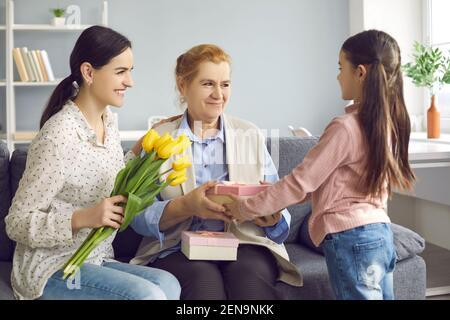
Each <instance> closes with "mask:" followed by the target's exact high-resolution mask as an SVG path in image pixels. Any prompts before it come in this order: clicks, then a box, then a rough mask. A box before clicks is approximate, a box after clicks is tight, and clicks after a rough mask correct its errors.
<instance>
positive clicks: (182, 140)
mask: <svg viewBox="0 0 450 320" xmlns="http://www.w3.org/2000/svg"><path fill="white" fill-rule="evenodd" d="M176 142H177V147H176V150H175V151H174V153H175V154H182V153H184V152H185V151H186V149H187V148H188V147H190V145H191V144H192V142H191V141H190V140H189V138H188V137H187V136H186V135H184V134H182V135H179V136H178V138H177V140H176Z"/></svg>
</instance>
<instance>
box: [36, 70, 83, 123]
mask: <svg viewBox="0 0 450 320" xmlns="http://www.w3.org/2000/svg"><path fill="white" fill-rule="evenodd" d="M72 82H73V80H72V76H71V75H70V76H68V77H66V78H65V79H64V80H62V81H61V82H60V83H59V84H58V85H57V86H56V88H55V90H53V93H52V95H51V96H50V99H49V100H48V103H47V106H46V107H45V110H44V112H43V113H42V116H41V121H40V124H39V129H42V127H43V126H44V124H45V122H47V120H48V119H50V118H51V117H52V116H53V115H54V114H55V113H57V112H58V111H60V110H61V109H62V107H63V106H64V104H65V103H66V102H67V100H69V99H70V98H71V97H73V96H74V91H75V88H74V87H73V85H72Z"/></svg>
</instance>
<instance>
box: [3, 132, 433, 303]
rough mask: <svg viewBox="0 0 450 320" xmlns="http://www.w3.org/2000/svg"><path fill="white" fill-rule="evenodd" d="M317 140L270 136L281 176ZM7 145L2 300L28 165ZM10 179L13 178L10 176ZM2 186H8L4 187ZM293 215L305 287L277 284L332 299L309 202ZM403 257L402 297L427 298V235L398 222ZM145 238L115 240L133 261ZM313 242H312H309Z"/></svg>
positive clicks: (290, 242) (295, 293) (290, 246)
mask: <svg viewBox="0 0 450 320" xmlns="http://www.w3.org/2000/svg"><path fill="white" fill-rule="evenodd" d="M316 143H317V138H316V137H310V138H295V137H292V138H291V137H290V138H279V139H272V140H268V141H267V145H268V149H269V152H270V153H271V155H272V157H273V158H274V161H275V165H276V166H277V168H279V175H280V177H283V176H284V175H286V174H288V173H289V172H290V171H291V170H292V169H293V168H294V167H295V166H296V165H297V164H298V163H299V162H300V161H301V160H302V159H303V158H304V156H305V155H306V153H307V152H308V150H309V149H310V148H312V147H313V146H314V145H315V144H316ZM8 157H9V154H8V152H7V149H6V145H5V144H4V143H3V142H1V141H0V190H1V193H0V196H1V199H2V201H1V202H2V203H0V219H1V223H0V240H1V243H0V250H1V251H0V260H1V262H0V299H13V298H14V297H13V295H12V290H11V288H10V280H9V279H10V273H11V260H12V250H13V244H12V241H10V240H9V239H8V238H7V235H6V233H5V230H4V217H5V216H6V215H7V213H8V208H9V205H10V202H11V199H12V197H13V195H14V193H15V191H16V190H17V186H18V183H19V181H20V178H21V176H22V174H23V171H24V169H25V163H26V149H19V150H15V151H14V153H13V155H12V157H11V159H10V161H9V162H8V161H7V159H8ZM8 179H9V181H8ZM3 190H6V191H5V192H4V191H3ZM288 209H289V211H290V213H291V215H292V221H291V233H290V235H289V238H288V239H287V241H286V248H287V250H288V252H289V256H290V258H291V260H292V261H293V263H295V264H296V265H297V266H298V267H299V268H300V269H301V272H302V274H303V278H304V286H303V287H300V288H297V287H292V286H288V285H286V284H284V283H281V282H280V283H278V284H277V288H278V289H279V290H280V291H281V292H282V293H283V295H284V297H285V298H287V299H333V298H334V295H333V292H332V290H331V287H330V284H329V281H328V273H327V267H326V263H325V258H324V257H323V255H322V254H321V252H320V249H318V248H316V247H315V246H314V245H312V243H311V240H310V239H309V234H308V233H307V219H308V215H309V214H310V213H311V206H310V204H309V203H305V204H302V205H295V206H291V207H289V208H288ZM393 230H396V231H394V237H395V239H396V241H395V245H396V250H397V255H398V262H397V265H396V269H395V271H394V284H395V295H396V298H397V299H424V298H425V288H426V272H425V263H424V261H423V259H422V258H421V257H420V256H418V255H417V254H418V253H420V252H421V250H423V244H424V240H423V239H422V238H421V237H420V236H419V235H417V234H416V233H414V232H412V231H411V230H408V229H406V228H403V227H400V226H396V225H394V224H393ZM141 239H142V237H141V236H140V235H138V234H136V233H135V232H134V231H133V230H132V228H128V229H127V230H125V231H124V232H123V233H119V234H118V235H117V236H116V238H115V239H114V242H113V247H114V252H115V255H116V258H117V259H118V260H120V261H125V262H127V261H129V260H130V258H132V257H133V256H134V254H135V253H136V250H137V247H138V246H139V243H140V240H141ZM308 241H309V242H308Z"/></svg>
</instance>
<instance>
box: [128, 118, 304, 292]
mask: <svg viewBox="0 0 450 320" xmlns="http://www.w3.org/2000/svg"><path fill="white" fill-rule="evenodd" d="M223 120H224V126H225V141H226V153H227V163H228V173H229V177H230V180H231V181H238V182H242V183H257V182H258V181H262V180H264V148H265V138H264V136H263V135H262V134H261V132H260V131H259V129H258V128H257V127H256V126H255V125H254V124H252V123H249V122H247V121H243V120H241V119H238V118H235V117H231V116H226V115H223ZM180 123H181V119H177V120H174V121H172V122H168V123H164V124H162V125H161V126H159V127H157V128H156V129H155V130H156V131H158V133H159V134H163V133H165V132H169V133H171V134H172V136H176V135H178V134H180V133H179V132H178V128H179V126H180ZM187 156H188V157H189V158H191V159H192V150H191V148H188V149H187ZM171 166H172V161H171V160H170V159H169V160H167V161H166V162H165V163H164V164H163V166H162V167H161V172H164V171H166V170H168V169H170V167H171ZM187 177H188V179H187V181H186V182H185V183H183V184H182V185H181V186H177V187H171V186H169V187H167V188H166V189H164V190H163V191H162V192H161V197H162V199H164V200H167V199H173V198H176V197H179V196H182V195H184V194H186V193H188V192H190V191H191V190H193V189H195V188H196V185H195V173H194V169H193V167H190V168H188V170H187ZM191 223H192V218H190V219H187V220H185V221H183V222H181V223H179V224H177V225H175V226H173V227H172V228H170V229H168V230H166V231H165V232H164V234H165V240H164V242H163V243H162V245H161V244H160V242H159V240H157V239H155V238H153V237H144V238H143V240H142V242H141V244H140V246H139V249H138V251H137V253H136V257H135V258H133V259H132V260H131V261H130V263H132V264H140V265H147V264H148V263H149V262H153V261H154V260H156V258H157V256H158V253H159V252H161V251H163V250H165V249H167V248H171V247H174V246H176V245H177V244H178V243H179V242H180V241H181V232H182V231H184V230H188V229H189V227H190V225H191ZM225 228H226V230H227V231H229V232H232V233H233V234H234V235H235V236H236V237H237V238H238V239H239V243H240V244H253V245H259V246H264V247H266V248H268V249H269V250H270V251H271V252H272V253H273V255H274V257H275V258H276V260H277V263H278V267H279V271H280V273H279V277H278V279H279V280H280V281H283V282H286V283H288V284H291V285H294V286H302V285H303V281H302V277H301V274H300V271H299V270H298V268H297V267H296V266H295V265H294V264H292V263H291V262H290V261H289V256H288V253H287V251H286V248H285V247H284V245H283V244H277V243H275V242H273V241H272V240H270V239H268V238H267V237H266V236H265V233H264V230H263V229H262V228H261V227H259V226H257V225H255V224H254V223H252V222H245V223H241V224H236V223H234V222H233V223H230V224H226V227H225Z"/></svg>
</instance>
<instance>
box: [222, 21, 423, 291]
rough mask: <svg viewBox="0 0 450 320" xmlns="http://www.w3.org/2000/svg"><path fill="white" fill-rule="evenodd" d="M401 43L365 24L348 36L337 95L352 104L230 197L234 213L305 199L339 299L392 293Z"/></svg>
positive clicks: (403, 173) (402, 111)
mask: <svg viewBox="0 0 450 320" xmlns="http://www.w3.org/2000/svg"><path fill="white" fill-rule="evenodd" d="M400 68H401V59H400V49H399V46H398V44H397V42H396V41H395V40H394V39H393V38H392V37H391V36H389V35H388V34H386V33H384V32H382V31H377V30H369V31H364V32H361V33H359V34H356V35H354V36H352V37H350V38H349V39H347V40H346V41H345V42H344V44H343V45H342V48H341V51H340V54H339V70H340V73H339V75H338V81H339V84H340V87H341V92H342V98H343V99H344V100H354V102H355V104H353V105H351V106H349V107H347V108H346V109H345V114H344V115H342V116H339V117H337V118H335V119H333V120H332V121H331V123H330V124H329V125H328V126H327V128H326V129H325V131H324V133H323V134H322V136H321V138H320V140H319V143H318V144H317V145H316V146H315V147H314V148H313V149H311V150H310V152H309V153H308V154H307V155H306V157H305V159H304V160H303V162H302V163H300V164H299V165H298V166H297V167H296V168H295V169H294V170H293V171H292V172H291V173H290V174H288V175H287V176H285V177H284V178H283V179H281V180H280V181H279V182H277V183H275V184H274V185H273V186H272V187H270V188H268V189H267V190H266V191H264V192H262V193H260V194H258V195H256V196H254V197H251V198H247V199H243V198H238V197H235V200H236V201H235V202H234V203H232V204H229V205H227V211H228V212H229V213H230V214H232V215H233V216H234V217H235V218H236V219H238V220H252V219H255V218H256V217H261V216H266V215H271V214H273V213H274V212H278V211H280V210H281V209H283V208H286V207H288V206H290V205H293V204H297V203H301V202H304V201H306V200H307V199H309V198H310V199H311V201H312V214H311V217H310V219H309V225H308V228H309V233H310V236H311V239H312V241H313V243H314V244H315V245H316V246H322V248H323V251H324V254H325V258H326V262H327V267H328V273H329V277H330V282H331V285H332V287H333V290H334V292H335V294H336V297H337V298H338V299H393V298H394V290H393V270H394V266H395V260H396V255H395V248H394V243H393V236H392V231H391V229H390V219H389V217H388V216H387V213H386V205H387V198H388V195H389V194H390V192H391V188H392V187H395V188H398V189H411V187H412V185H413V182H414V180H415V177H414V174H413V172H412V171H411V168H410V166H409V163H408V143H409V135H410V122H409V116H408V112H407V110H406V106H405V102H404V98H403V80H402V72H401V69H400Z"/></svg>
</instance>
